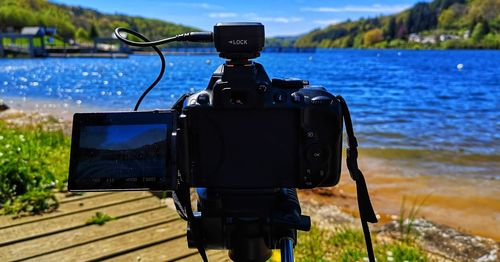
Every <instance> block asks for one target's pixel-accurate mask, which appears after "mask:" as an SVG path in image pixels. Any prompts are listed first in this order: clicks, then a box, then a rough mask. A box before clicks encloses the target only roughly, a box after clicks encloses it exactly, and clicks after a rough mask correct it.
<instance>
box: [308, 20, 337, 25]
mask: <svg viewBox="0 0 500 262" xmlns="http://www.w3.org/2000/svg"><path fill="white" fill-rule="evenodd" d="M340 22H341V20H339V19H327V20H314V21H313V23H315V24H318V25H333V24H338V23H340Z"/></svg>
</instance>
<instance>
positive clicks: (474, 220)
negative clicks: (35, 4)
mask: <svg viewBox="0 0 500 262" xmlns="http://www.w3.org/2000/svg"><path fill="white" fill-rule="evenodd" d="M0 100H3V102H4V103H6V104H7V105H8V106H9V107H11V108H12V109H13V110H9V111H7V112H4V113H0V118H5V117H6V116H7V115H8V114H10V115H11V116H12V114H13V113H14V115H15V114H19V113H20V114H23V113H29V114H30V113H33V112H37V113H41V114H42V115H46V116H47V115H51V116H53V117H55V118H57V119H59V120H60V121H61V122H66V123H68V125H65V126H68V127H69V126H70V125H69V124H70V121H71V119H72V114H73V113H75V112H90V111H99V110H100V109H99V108H96V107H94V108H90V107H82V106H80V105H78V104H77V103H75V102H72V101H69V102H61V101H58V100H36V99H21V98H5V97H4V98H0ZM343 161H344V160H343ZM410 161H411V164H409V163H410V162H409V161H408V159H405V160H404V161H399V160H398V159H397V158H390V159H388V158H386V157H377V156H376V154H375V155H374V154H373V152H371V153H370V154H363V152H362V151H361V154H360V167H361V169H362V170H363V172H364V174H365V176H366V180H367V183H368V187H369V190H370V193H371V197H372V201H373V204H374V207H375V210H376V212H377V213H378V214H379V215H380V218H381V219H380V221H381V223H384V222H388V221H390V220H393V219H395V218H397V216H398V215H399V214H400V210H401V204H402V201H403V199H406V205H405V206H406V208H407V209H410V208H411V206H412V205H413V203H417V205H421V208H420V211H419V213H418V216H419V217H424V218H426V219H429V220H431V221H434V222H436V223H439V224H444V225H449V226H451V227H454V228H457V229H459V230H461V231H464V232H466V233H471V234H474V235H480V236H485V237H490V238H493V239H494V240H495V241H500V180H498V179H483V178H478V177H476V176H470V177H467V176H464V175H460V176H452V175H449V174H446V175H439V174H435V172H433V173H432V174H431V172H427V171H426V170H420V169H418V168H415V167H418V166H420V165H421V164H422V159H410ZM419 161H420V162H419ZM488 164H489V163H488ZM490 165H491V164H490ZM346 171H347V168H346V167H345V166H344V167H343V174H342V179H341V182H340V184H339V186H337V187H334V188H326V189H315V190H303V191H301V193H300V197H301V199H304V200H305V199H314V200H315V201H319V202H320V203H324V204H326V205H336V206H339V207H340V208H341V209H342V210H343V211H346V212H348V213H351V214H356V212H357V204H356V194H355V192H356V191H355V185H354V182H352V181H351V179H350V177H349V175H348V174H347V173H346ZM462 173H463V172H462ZM498 175H499V174H492V177H496V176H498Z"/></svg>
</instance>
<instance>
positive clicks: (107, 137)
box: [76, 124, 167, 184]
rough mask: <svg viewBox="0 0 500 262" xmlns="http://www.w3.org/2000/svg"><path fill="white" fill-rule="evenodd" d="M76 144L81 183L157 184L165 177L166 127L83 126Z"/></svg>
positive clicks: (146, 125) (77, 168) (79, 180)
mask: <svg viewBox="0 0 500 262" xmlns="http://www.w3.org/2000/svg"><path fill="white" fill-rule="evenodd" d="M79 143H80V146H79V152H78V159H79V161H78V164H77V167H76V173H77V178H76V179H77V181H78V183H80V184H99V183H102V182H108V183H114V182H118V183H120V182H122V183H126V182H145V181H143V179H144V178H147V179H149V181H146V182H155V181H156V182H159V180H157V179H161V178H163V177H164V176H165V170H166V157H167V125H166V124H141V125H111V126H83V127H82V128H81V130H80V139H79ZM151 179H153V180H154V181H151Z"/></svg>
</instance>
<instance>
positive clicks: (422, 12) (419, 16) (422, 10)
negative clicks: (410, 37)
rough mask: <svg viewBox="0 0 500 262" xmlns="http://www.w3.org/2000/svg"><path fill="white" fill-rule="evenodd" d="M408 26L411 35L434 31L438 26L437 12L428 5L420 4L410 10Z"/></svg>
mask: <svg viewBox="0 0 500 262" xmlns="http://www.w3.org/2000/svg"><path fill="white" fill-rule="evenodd" d="M406 24H407V26H406V28H407V29H408V31H409V32H410V33H418V32H420V31H424V30H429V29H433V28H435V27H436V25H437V17H436V11H435V10H434V9H433V8H431V6H430V5H429V4H428V3H418V4H416V5H415V6H414V7H413V8H411V9H410V13H409V15H408V18H407V22H406Z"/></svg>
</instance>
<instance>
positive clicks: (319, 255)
mask: <svg viewBox="0 0 500 262" xmlns="http://www.w3.org/2000/svg"><path fill="white" fill-rule="evenodd" d="M373 239H375V237H373ZM374 248H375V257H376V259H377V261H379V262H385V261H388V262H390V261H401V262H402V261H417V262H420V261H428V258H427V256H426V254H425V252H424V251H423V250H422V249H421V248H420V247H418V246H417V245H416V244H415V243H408V242H400V241H394V242H391V243H382V242H379V241H375V242H374ZM275 257H277V256H275ZM295 257H296V260H297V261H345V262H351V261H365V258H366V257H367V255H366V248H365V242H364V237H363V232H362V231H361V229H357V228H350V227H340V228H338V229H337V230H325V229H320V228H318V227H314V226H313V227H312V229H311V231H310V232H299V237H298V245H297V246H296V247H295ZM273 258H274V257H273Z"/></svg>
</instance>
